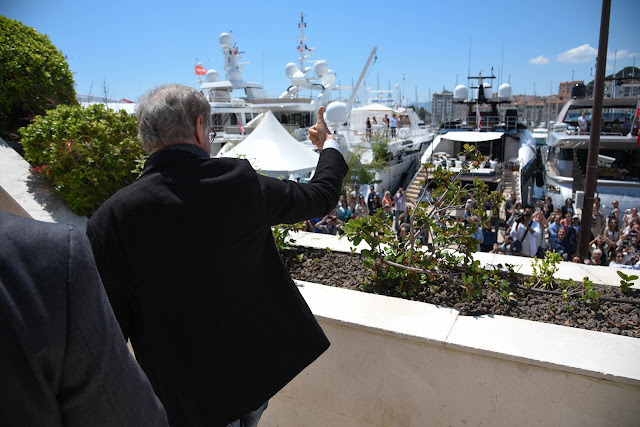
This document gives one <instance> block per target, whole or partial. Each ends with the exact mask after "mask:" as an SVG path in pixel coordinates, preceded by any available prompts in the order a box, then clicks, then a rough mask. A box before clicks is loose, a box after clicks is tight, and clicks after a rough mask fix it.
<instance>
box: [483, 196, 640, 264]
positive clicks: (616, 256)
mask: <svg viewBox="0 0 640 427" xmlns="http://www.w3.org/2000/svg"><path fill="white" fill-rule="evenodd" d="M612 205H613V206H612V207H611V208H610V209H609V210H608V211H607V209H606V208H605V207H604V206H603V205H601V203H600V199H599V198H597V197H596V199H595V203H594V205H593V211H592V213H591V215H592V217H591V219H592V225H591V233H590V242H589V255H588V256H587V257H584V258H583V257H582V256H580V255H579V254H578V253H577V244H578V231H579V229H580V224H581V218H580V215H579V214H578V212H577V210H576V208H575V207H574V204H573V200H572V199H571V198H568V199H566V200H565V204H564V205H563V206H561V207H559V208H554V206H553V203H552V202H551V198H550V197H547V198H546V199H545V200H540V201H538V202H537V203H536V205H535V206H524V205H523V204H522V203H520V202H519V201H518V200H517V199H516V195H515V193H511V195H510V198H509V199H507V200H506V202H505V203H504V207H503V208H504V213H505V218H507V220H506V224H505V227H506V230H505V237H504V241H503V243H502V244H501V245H499V244H495V245H494V247H493V249H492V250H491V252H493V253H503V254H508V255H521V256H529V257H532V256H537V257H539V258H542V257H544V256H545V254H546V253H547V252H556V253H559V254H560V255H561V256H562V259H563V260H564V261H570V262H577V263H584V264H589V265H600V266H606V265H609V266H612V267H617V268H634V269H640V244H639V242H638V238H639V237H640V218H639V217H638V207H634V208H632V209H627V210H626V211H625V212H624V213H621V212H620V208H619V203H618V201H617V200H614V201H613V203H612ZM583 215H584V214H583Z"/></svg>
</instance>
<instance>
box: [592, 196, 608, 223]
mask: <svg viewBox="0 0 640 427" xmlns="http://www.w3.org/2000/svg"><path fill="white" fill-rule="evenodd" d="M593 206H595V207H596V209H598V212H600V213H601V214H602V216H603V217H605V218H606V206H605V205H603V204H602V203H601V200H600V197H596V198H595V199H593Z"/></svg>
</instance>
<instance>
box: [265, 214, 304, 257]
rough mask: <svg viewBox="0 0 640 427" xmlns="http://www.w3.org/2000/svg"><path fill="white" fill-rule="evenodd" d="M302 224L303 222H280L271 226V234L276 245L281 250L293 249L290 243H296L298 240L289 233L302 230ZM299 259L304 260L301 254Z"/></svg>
mask: <svg viewBox="0 0 640 427" xmlns="http://www.w3.org/2000/svg"><path fill="white" fill-rule="evenodd" d="M302 226H303V223H302V222H298V223H296V224H278V225H276V226H274V227H272V228H271V234H272V235H273V240H274V242H276V247H277V248H278V251H279V252H282V251H284V250H285V249H291V248H290V247H289V243H295V242H296V241H295V240H294V239H292V238H291V237H289V234H290V233H291V232H292V231H298V230H301V229H302ZM298 261H302V257H301V256H299V258H298Z"/></svg>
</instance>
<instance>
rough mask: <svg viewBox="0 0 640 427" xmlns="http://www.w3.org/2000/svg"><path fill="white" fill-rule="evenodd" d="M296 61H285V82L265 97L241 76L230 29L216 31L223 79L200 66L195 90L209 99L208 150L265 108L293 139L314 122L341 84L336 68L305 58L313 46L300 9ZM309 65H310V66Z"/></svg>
mask: <svg viewBox="0 0 640 427" xmlns="http://www.w3.org/2000/svg"><path fill="white" fill-rule="evenodd" d="M298 28H299V29H300V37H299V38H298V43H299V44H298V49H297V51H298V52H299V54H300V56H299V58H298V62H297V63H295V62H290V63H288V64H287V65H286V66H285V73H286V75H287V77H289V79H290V81H291V85H290V86H289V87H288V88H287V90H285V91H284V92H283V93H282V94H280V95H279V96H278V97H269V96H268V95H267V93H266V91H265V89H264V87H263V86H262V85H261V84H260V83H256V82H248V81H245V80H244V79H243V78H242V69H243V65H244V64H243V63H242V62H240V61H241V60H242V52H241V51H240V50H239V49H238V47H237V45H236V44H235V43H234V42H233V38H232V34H231V33H222V34H220V36H219V44H220V47H221V49H222V54H223V56H224V73H225V76H224V77H225V79H224V80H221V76H220V73H219V72H218V71H217V70H215V69H210V70H207V71H206V75H205V78H204V80H203V81H201V83H200V90H201V91H202V93H203V94H205V95H206V96H207V97H208V99H209V102H210V103H211V114H212V119H213V120H212V122H213V129H212V130H213V131H215V132H216V134H217V135H216V139H215V141H214V143H213V145H212V149H211V154H212V155H222V154H224V153H225V152H226V151H229V150H230V149H232V148H233V147H234V146H235V145H237V144H238V143H239V142H240V141H242V140H243V139H244V137H245V136H246V135H248V134H249V133H251V132H252V131H253V129H255V127H256V126H257V124H258V123H259V122H260V120H261V119H262V117H263V114H262V113H265V112H267V111H271V112H272V113H273V114H274V116H275V117H276V119H277V120H278V121H279V122H280V123H281V124H282V125H283V126H284V127H285V128H286V129H287V130H289V131H290V132H291V133H292V134H293V135H294V136H295V137H296V138H297V139H299V140H303V139H305V130H306V128H308V127H309V126H311V125H313V124H314V123H315V122H316V112H317V110H318V107H320V106H321V105H324V106H326V105H327V104H328V103H329V101H330V100H331V99H330V98H331V93H332V92H333V91H336V90H340V89H350V88H341V87H338V86H337V84H336V81H337V79H336V73H335V72H334V71H333V70H332V69H330V68H329V66H328V64H327V62H326V61H325V60H311V59H310V58H311V57H312V56H313V49H312V48H309V47H308V46H307V44H306V36H305V34H304V29H305V28H306V23H305V22H304V17H303V15H302V14H301V16H300V23H299V24H298ZM310 64H311V65H310Z"/></svg>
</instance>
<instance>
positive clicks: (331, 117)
mask: <svg viewBox="0 0 640 427" xmlns="http://www.w3.org/2000/svg"><path fill="white" fill-rule="evenodd" d="M324 119H325V121H326V122H328V123H345V122H346V121H347V104H345V103H344V102H338V101H334V102H332V103H331V104H329V105H328V106H327V110H326V111H325V113H324Z"/></svg>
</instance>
